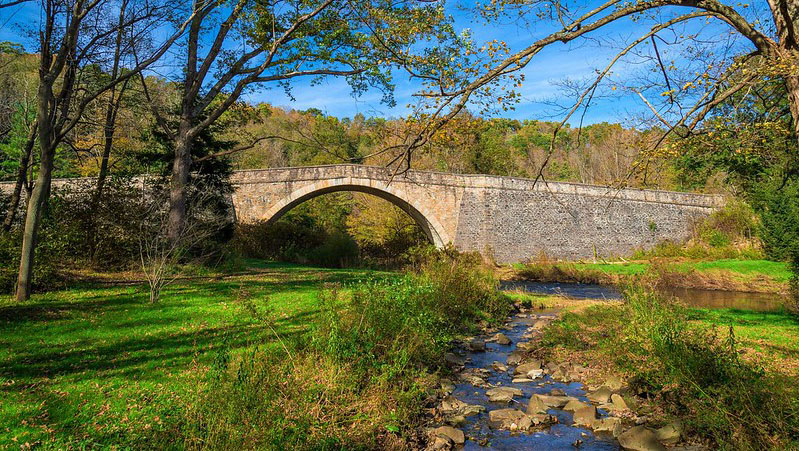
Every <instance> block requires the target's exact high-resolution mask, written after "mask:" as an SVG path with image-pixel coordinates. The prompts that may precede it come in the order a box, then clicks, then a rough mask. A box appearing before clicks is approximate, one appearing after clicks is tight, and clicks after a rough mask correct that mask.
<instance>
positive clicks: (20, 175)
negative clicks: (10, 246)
mask: <svg viewBox="0 0 799 451" xmlns="http://www.w3.org/2000/svg"><path fill="white" fill-rule="evenodd" d="M37 129H38V126H37V123H36V122H34V123H33V125H31V130H30V132H29V133H28V140H27V141H25V148H24V149H22V152H21V153H20V156H19V168H18V169H17V183H16V185H14V192H13V193H12V194H11V201H10V202H9V204H8V211H7V212H6V219H5V220H4V221H3V230H4V231H6V232H8V231H10V230H11V226H12V225H13V224H14V219H15V218H16V217H17V209H18V208H19V201H20V199H22V188H23V186H25V185H26V181H27V180H26V179H27V174H28V163H30V159H31V153H32V152H33V145H34V144H36V130H37Z"/></svg>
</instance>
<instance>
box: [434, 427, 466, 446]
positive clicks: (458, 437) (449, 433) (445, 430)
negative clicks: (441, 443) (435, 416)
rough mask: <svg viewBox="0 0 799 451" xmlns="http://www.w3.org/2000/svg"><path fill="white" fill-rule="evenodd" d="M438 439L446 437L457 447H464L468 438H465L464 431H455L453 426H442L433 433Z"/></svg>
mask: <svg viewBox="0 0 799 451" xmlns="http://www.w3.org/2000/svg"><path fill="white" fill-rule="evenodd" d="M433 434H435V436H436V437H444V438H447V439H449V440H451V441H452V443H455V444H456V445H463V443H464V442H465V441H466V438H465V437H464V436H463V431H461V430H460V429H455V428H454V427H452V426H441V427H439V428H436V430H435V431H433Z"/></svg>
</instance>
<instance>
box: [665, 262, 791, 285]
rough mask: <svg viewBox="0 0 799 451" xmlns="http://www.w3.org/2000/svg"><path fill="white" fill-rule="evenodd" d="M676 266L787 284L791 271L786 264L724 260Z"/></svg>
mask: <svg viewBox="0 0 799 451" xmlns="http://www.w3.org/2000/svg"><path fill="white" fill-rule="evenodd" d="M676 266H678V267H682V268H686V269H694V270H696V271H699V272H707V271H714V270H723V271H730V272H733V273H736V274H742V275H746V276H766V277H769V278H771V279H774V280H776V281H779V282H787V281H789V280H790V279H791V269H790V267H789V265H788V263H786V262H775V261H770V260H730V259H726V260H712V261H699V262H688V263H678V264H676Z"/></svg>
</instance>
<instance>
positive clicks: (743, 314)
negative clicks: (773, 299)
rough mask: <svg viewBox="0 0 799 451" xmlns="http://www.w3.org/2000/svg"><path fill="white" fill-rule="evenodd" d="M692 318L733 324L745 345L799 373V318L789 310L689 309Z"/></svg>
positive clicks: (711, 323)
mask: <svg viewBox="0 0 799 451" xmlns="http://www.w3.org/2000/svg"><path fill="white" fill-rule="evenodd" d="M688 312H689V318H690V319H691V320H692V321H695V322H697V323H704V324H705V325H708V326H715V327H721V328H729V327H730V326H732V328H733V332H734V334H735V337H736V339H737V340H738V341H739V342H740V343H741V345H742V346H744V347H746V348H749V349H751V350H753V351H754V352H755V353H756V354H757V355H755V356H752V357H755V358H760V359H762V363H763V364H764V365H767V366H771V367H777V368H778V369H780V370H783V371H787V372H789V373H792V374H795V375H799V320H797V318H796V317H795V316H792V315H791V314H790V313H788V312H784V311H783V312H755V311H751V310H738V309H689V310H688Z"/></svg>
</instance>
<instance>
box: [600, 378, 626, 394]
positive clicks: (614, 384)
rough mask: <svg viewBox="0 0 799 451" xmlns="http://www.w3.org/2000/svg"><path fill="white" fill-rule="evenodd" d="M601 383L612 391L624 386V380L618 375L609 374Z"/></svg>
mask: <svg viewBox="0 0 799 451" xmlns="http://www.w3.org/2000/svg"><path fill="white" fill-rule="evenodd" d="M603 385H604V386H605V387H608V388H609V389H611V390H613V391H619V390H621V389H622V388H624V387H625V384H624V381H623V380H622V379H621V378H620V377H619V376H610V377H609V378H608V379H607V380H606V381H605V383H604V384H603Z"/></svg>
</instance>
